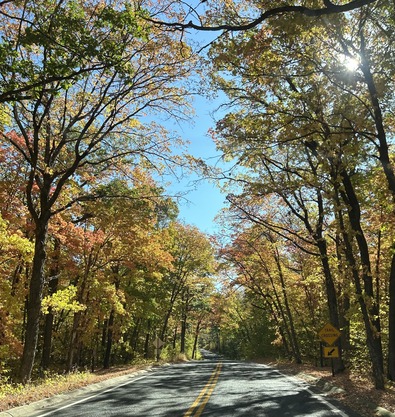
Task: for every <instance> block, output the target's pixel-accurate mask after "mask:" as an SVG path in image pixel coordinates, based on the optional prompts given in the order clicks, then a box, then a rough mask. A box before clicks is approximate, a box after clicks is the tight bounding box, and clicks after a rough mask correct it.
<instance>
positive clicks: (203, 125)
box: [169, 97, 226, 234]
mask: <svg viewBox="0 0 395 417" xmlns="http://www.w3.org/2000/svg"><path fill="white" fill-rule="evenodd" d="M216 107H218V101H217V100H214V101H209V100H207V99H205V98H204V97H196V99H195V101H194V108H195V112H196V114H195V116H194V118H193V124H191V123H187V122H185V123H183V124H182V125H181V126H179V127H178V128H177V126H173V128H177V130H178V132H179V134H180V135H181V136H182V137H183V139H185V140H188V141H189V142H190V144H189V146H188V153H189V154H191V155H193V156H195V157H199V158H202V159H203V160H205V161H206V162H207V163H209V164H215V163H216V162H217V161H218V160H219V158H220V155H221V154H220V152H219V151H217V150H216V148H215V144H214V142H213V141H212V139H211V138H210V137H209V135H208V129H209V128H210V127H214V121H213V119H212V117H211V116H210V113H211V112H212V111H214V110H215V109H216ZM172 182H173V184H172V185H171V186H170V187H169V192H170V193H173V192H174V193H176V192H181V193H184V192H188V193H187V194H186V195H185V199H180V201H179V210H180V214H179V219H180V220H181V221H184V222H185V223H187V224H191V225H195V226H197V227H198V228H199V229H200V230H201V231H202V232H205V233H209V234H211V233H215V231H216V230H217V228H218V226H217V225H216V224H215V222H214V217H215V216H216V215H217V214H218V212H219V211H220V209H221V208H222V207H223V206H224V201H225V197H226V196H225V194H223V193H221V192H220V190H219V188H217V187H216V186H215V184H213V183H211V182H209V181H208V180H202V179H201V178H199V177H198V176H197V175H195V174H191V175H186V176H185V178H183V179H182V180H181V181H179V182H177V180H175V179H172Z"/></svg>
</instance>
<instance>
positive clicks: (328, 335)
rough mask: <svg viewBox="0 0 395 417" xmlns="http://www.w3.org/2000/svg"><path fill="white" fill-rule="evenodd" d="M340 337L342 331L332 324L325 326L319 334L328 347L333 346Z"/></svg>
mask: <svg viewBox="0 0 395 417" xmlns="http://www.w3.org/2000/svg"><path fill="white" fill-rule="evenodd" d="M340 335H341V333H340V331H339V330H338V329H336V327H334V326H332V325H331V324H330V323H327V324H325V326H324V327H323V328H322V329H321V330H320V331H319V332H318V336H319V337H320V338H321V339H322V340H323V341H324V342H326V343H328V345H333V344H334V343H335V342H336V340H337V339H338V338H339V337H340Z"/></svg>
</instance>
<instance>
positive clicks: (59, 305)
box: [42, 285, 86, 314]
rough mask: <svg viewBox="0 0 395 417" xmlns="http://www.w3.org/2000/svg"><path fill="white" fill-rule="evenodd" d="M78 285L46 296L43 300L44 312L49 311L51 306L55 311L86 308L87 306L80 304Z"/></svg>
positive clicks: (74, 310) (75, 310) (73, 310)
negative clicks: (77, 298)
mask: <svg viewBox="0 0 395 417" xmlns="http://www.w3.org/2000/svg"><path fill="white" fill-rule="evenodd" d="M76 297H77V287H75V286H74V285H70V286H68V287H66V288H64V289H62V290H58V291H57V292H55V293H54V294H52V295H48V296H46V297H45V298H44V299H43V301H42V309H43V310H42V311H43V313H44V314H48V313H49V309H50V308H51V309H52V311H53V312H60V311H62V310H65V311H71V312H74V313H76V312H78V311H83V310H85V309H86V306H84V305H83V304H80V303H79V302H78V301H77V300H76Z"/></svg>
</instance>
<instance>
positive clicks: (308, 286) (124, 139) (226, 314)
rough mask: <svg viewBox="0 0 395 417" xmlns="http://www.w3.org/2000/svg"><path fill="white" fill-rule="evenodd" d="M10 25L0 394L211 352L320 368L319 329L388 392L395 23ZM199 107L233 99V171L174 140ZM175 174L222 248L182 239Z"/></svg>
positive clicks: (224, 116) (55, 3)
mask: <svg viewBox="0 0 395 417" xmlns="http://www.w3.org/2000/svg"><path fill="white" fill-rule="evenodd" d="M0 23H1V25H0V34H1V38H0V210H1V211H0V383H1V384H11V383H14V382H20V383H22V384H27V383H29V382H30V381H34V380H37V379H39V378H43V377H45V375H49V374H50V373H69V372H74V371H76V370H79V369H88V370H91V371H92V372H94V371H95V370H96V369H99V368H110V367H111V366H114V365H119V364H128V363H133V362H135V361H142V360H154V359H155V357H156V356H157V355H158V356H160V357H161V358H163V359H167V360H175V359H177V357H178V358H179V357H180V355H182V356H183V357H184V358H198V357H199V352H198V351H199V348H207V349H211V350H214V351H218V352H220V353H222V354H224V355H227V356H228V357H233V358H248V359H260V360H262V359H265V358H273V357H282V358H286V359H287V360H290V361H294V362H296V363H301V362H311V363H318V362H319V361H320V349H321V348H320V339H319V336H318V334H319V331H320V329H322V327H323V326H324V325H325V324H326V323H331V324H332V325H333V326H334V327H335V328H337V329H339V331H340V333H341V336H340V338H339V340H338V341H337V342H336V346H337V348H338V350H339V357H337V358H334V359H333V367H334V372H336V373H338V372H342V371H343V370H344V369H356V370H358V369H359V370H363V369H367V370H368V371H369V373H370V376H371V378H372V381H373V382H374V385H375V387H376V388H377V389H384V388H385V385H386V383H387V381H395V223H394V220H395V218H394V214H395V154H394V130H395V123H394V121H395V116H394V111H395V96H394V91H395V61H394V56H395V54H394V47H393V44H394V42H395V5H394V3H393V2H390V1H387V0H385V1H384V0H352V1H342V0H339V1H337V2H336V3H333V2H331V1H329V0H323V1H319V0H301V1H290V2H285V1H282V0H278V1H277V0H276V1H266V0H247V1H243V2H240V1H238V0H215V1H214V0H202V1H200V2H199V1H196V2H192V1H178V0H174V1H169V0H156V1H148V0H129V1H123V0H109V1H96V0H90V1H86V0H25V1H23V2H21V1H19V0H4V1H0ZM202 33H205V34H207V33H210V35H211V37H210V39H209V40H204V39H205V38H204V37H202V36H201V34H202ZM197 95H204V96H206V97H207V98H209V99H210V98H215V97H222V98H223V103H222V104H221V105H220V108H219V110H218V112H216V113H215V114H214V115H213V123H212V127H211V129H210V130H209V132H207V133H208V134H209V135H210V136H211V137H212V140H213V141H214V142H215V145H216V148H217V150H218V152H220V154H221V156H222V161H223V164H210V163H209V161H205V160H202V159H201V158H197V157H195V156H194V155H193V154H189V153H188V143H187V142H188V132H184V134H179V133H177V132H173V131H171V130H170V129H169V128H168V125H167V124H166V121H169V120H172V121H174V122H176V123H177V121H178V122H181V121H190V122H191V129H193V124H192V123H193V120H194V108H193V100H194V97H196V96H197ZM223 167H226V169H224V168H223ZM180 170H183V171H184V172H195V173H197V174H198V175H200V176H201V177H202V178H206V179H207V180H210V181H212V182H213V183H215V184H216V185H217V186H218V187H220V189H221V190H222V192H223V193H224V195H226V202H225V206H224V208H223V209H222V210H221V212H220V213H219V214H218V216H217V219H218V224H219V226H220V228H219V232H218V233H217V234H215V235H208V234H207V233H203V232H202V231H200V230H199V229H198V228H197V227H195V226H193V225H189V224H186V223H185V222H183V221H182V220H180V219H179V204H180V196H177V195H171V194H170V193H169V192H168V190H167V188H166V182H165V181H163V178H169V176H173V177H174V180H176V177H177V173H178V172H180ZM203 215H204V214H203ZM158 339H160V342H161V343H162V342H163V347H162V348H161V350H160V352H158V351H156V349H155V345H157V346H158ZM321 344H322V343H321Z"/></svg>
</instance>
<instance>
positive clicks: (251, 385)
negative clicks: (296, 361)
mask: <svg viewBox="0 0 395 417" xmlns="http://www.w3.org/2000/svg"><path fill="white" fill-rule="evenodd" d="M205 357H206V359H205V360H203V361H193V362H187V363H182V364H175V365H170V366H164V367H158V368H155V369H153V370H152V371H150V372H148V373H145V374H140V375H137V376H129V377H125V378H124V379H123V380H122V382H121V383H120V382H119V380H118V382H117V383H116V384H115V385H113V386H109V387H107V388H106V389H104V390H103V389H102V390H101V391H93V392H90V393H89V394H87V393H85V394H83V395H81V394H79V395H76V396H74V397H73V398H69V399H68V400H66V401H64V402H61V403H57V404H56V405H49V406H46V407H45V408H43V409H41V410H40V411H37V409H36V410H35V411H34V412H32V409H30V410H29V411H26V413H27V414H26V417H39V416H40V417H60V416H62V417H79V416H84V417H130V416H133V417H200V416H202V417H205V416H206V417H208V416H211V417H241V416H248V417H255V416H262V417H288V416H289V417H302V416H306V417H307V416H309V417H334V416H338V417H358V416H357V415H356V414H353V413H351V412H348V411H345V410H340V409H338V408H337V407H336V406H334V405H333V404H332V403H330V402H329V401H328V400H327V399H325V398H323V397H321V396H319V395H316V394H314V393H313V392H312V391H310V389H309V388H308V386H307V385H305V384H303V383H301V382H300V381H298V380H296V379H294V378H291V377H288V376H285V375H283V374H281V373H279V372H278V371H276V370H274V369H272V368H269V367H267V366H265V365H259V364H253V363H246V362H238V361H229V360H224V359H222V358H220V357H216V356H214V355H210V354H209V353H207V354H206V355H205ZM9 413H10V414H9V415H15V414H12V410H10V411H9ZM18 416H22V414H20V413H19V414H18Z"/></svg>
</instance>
